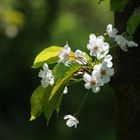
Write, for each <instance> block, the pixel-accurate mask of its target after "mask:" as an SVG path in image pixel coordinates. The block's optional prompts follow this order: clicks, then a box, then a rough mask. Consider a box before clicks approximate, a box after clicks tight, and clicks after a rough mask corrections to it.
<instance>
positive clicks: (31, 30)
mask: <svg viewBox="0 0 140 140" xmlns="http://www.w3.org/2000/svg"><path fill="white" fill-rule="evenodd" d="M97 2H98V1H97V0H95V1H94V0H88V2H87V1H86V0H70V1H69V0H39V1H38V0H24V1H23V0H13V1H11V0H1V1H0V140H47V139H50V140H56V139H58V140H59V139H60V140H65V139H67V140H76V139H82V140H85V139H93V140H115V99H114V94H113V91H112V90H111V89H110V87H109V86H108V85H107V86H105V87H104V89H102V91H101V92H100V93H98V94H93V93H91V94H90V95H89V97H88V99H87V101H86V102H85V104H84V106H83V108H82V111H81V116H80V117H79V121H80V124H79V126H78V128H77V129H74V128H68V127H67V126H66V125H65V121H64V120H63V116H64V115H65V114H69V113H74V112H75V111H76V110H77V108H78V105H79V104H80V101H81V100H82V98H83V96H84V94H85V92H86V90H85V89H84V87H83V83H81V84H80V85H77V86H72V87H71V88H70V89H69V93H68V94H67V95H65V96H64V98H63V102H62V106H61V111H60V114H59V115H58V116H57V117H56V114H54V115H53V117H52V119H51V122H50V124H49V125H48V126H47V125H46V120H45V118H44V117H43V116H41V117H40V118H39V119H37V120H35V121H33V122H29V118H30V96H31V94H32V92H33V90H34V89H35V87H36V86H37V85H38V84H39V83H40V79H39V78H38V77H37V75H38V71H39V70H33V69H31V66H32V63H33V60H34V58H35V56H36V55H37V54H38V53H39V52H40V51H41V50H42V49H44V48H46V47H47V46H50V45H59V46H64V45H65V42H66V41H68V42H69V45H70V46H71V48H72V49H73V50H76V49H78V48H79V49H82V50H83V51H87V50H86V44H87V42H88V37H89V34H90V33H92V32H93V33H96V34H97V35H99V34H102V33H104V32H105V29H106V25H107V24H108V23H112V21H113V14H112V13H111V12H110V11H109V1H108V0H106V1H105V2H103V3H102V4H100V5H98V4H97Z"/></svg>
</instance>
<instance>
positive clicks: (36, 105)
mask: <svg viewBox="0 0 140 140" xmlns="http://www.w3.org/2000/svg"><path fill="white" fill-rule="evenodd" d="M80 68H81V65H80V64H79V63H77V62H75V61H71V62H70V63H69V66H65V64H64V63H60V64H57V65H56V66H55V67H54V69H53V75H54V77H55V84H54V85H53V86H48V87H47V88H42V87H41V86H39V87H38V88H37V89H36V90H35V91H34V92H33V95H32V97H31V119H30V120H33V119H35V118H37V117H38V116H39V115H40V113H41V112H44V115H45V117H46V119H47V121H48V122H49V120H50V118H51V116H52V114H53V112H54V110H56V111H57V113H58V112H59V108H60V105H61V101H62V96H63V91H64V88H65V87H66V86H67V85H68V82H69V81H70V79H71V77H73V74H74V73H75V72H77V71H78V70H79V69H80Z"/></svg>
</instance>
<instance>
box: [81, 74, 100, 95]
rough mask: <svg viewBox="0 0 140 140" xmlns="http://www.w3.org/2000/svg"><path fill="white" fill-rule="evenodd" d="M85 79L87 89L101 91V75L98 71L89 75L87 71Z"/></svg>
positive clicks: (95, 91)
mask: <svg viewBox="0 0 140 140" xmlns="http://www.w3.org/2000/svg"><path fill="white" fill-rule="evenodd" d="M83 79H84V81H85V82H86V83H85V85H84V86H85V88H86V89H90V88H91V89H92V92H94V93H97V92H99V91H100V86H99V85H100V84H99V76H98V73H93V72H92V75H89V74H88V73H85V74H84V75H83Z"/></svg>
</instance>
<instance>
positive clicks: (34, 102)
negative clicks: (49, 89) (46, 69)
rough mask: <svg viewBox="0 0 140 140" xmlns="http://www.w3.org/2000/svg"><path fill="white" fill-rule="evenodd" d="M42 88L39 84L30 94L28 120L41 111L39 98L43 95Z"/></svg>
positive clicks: (35, 116)
mask: <svg viewBox="0 0 140 140" xmlns="http://www.w3.org/2000/svg"><path fill="white" fill-rule="evenodd" d="M44 90H45V89H44V88H42V86H39V87H38V88H36V89H35V91H34V92H33V94H32V96H31V118H30V121H32V120H34V119H36V118H37V117H38V116H39V115H40V114H41V112H42V105H41V100H42V97H43V95H44Z"/></svg>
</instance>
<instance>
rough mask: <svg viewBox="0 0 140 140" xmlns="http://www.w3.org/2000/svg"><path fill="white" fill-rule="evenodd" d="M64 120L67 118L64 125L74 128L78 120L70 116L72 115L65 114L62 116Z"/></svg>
mask: <svg viewBox="0 0 140 140" xmlns="http://www.w3.org/2000/svg"><path fill="white" fill-rule="evenodd" d="M64 120H67V121H66V125H67V126H68V127H72V126H74V127H75V128H77V124H78V123H79V121H78V120H77V118H75V117H74V116H72V115H65V116H64Z"/></svg>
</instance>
